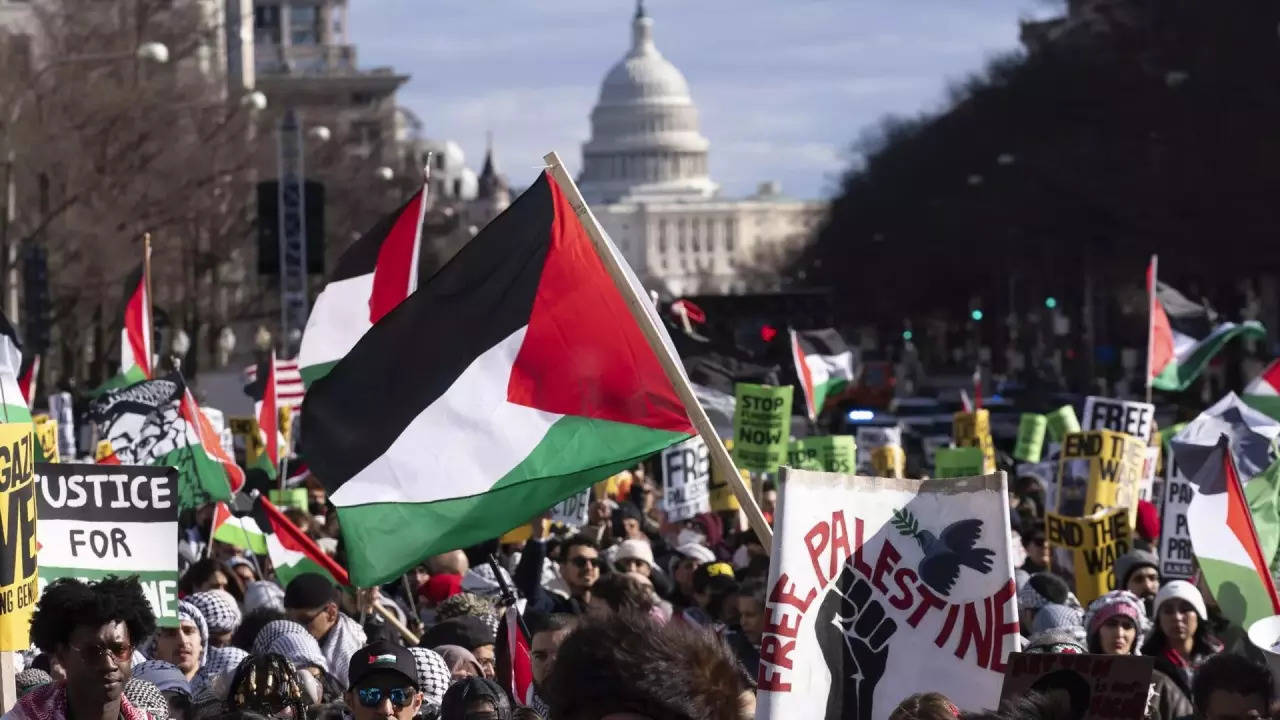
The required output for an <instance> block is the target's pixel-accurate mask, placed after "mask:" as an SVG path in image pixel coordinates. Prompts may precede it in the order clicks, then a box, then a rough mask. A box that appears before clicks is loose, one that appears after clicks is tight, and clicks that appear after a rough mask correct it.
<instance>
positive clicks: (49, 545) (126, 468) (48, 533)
mask: <svg viewBox="0 0 1280 720" xmlns="http://www.w3.org/2000/svg"><path fill="white" fill-rule="evenodd" d="M36 484H37V485H39V487H40V491H39V492H38V493H37V495H38V501H39V507H40V569H41V573H40V587H41V589H43V588H44V586H45V585H47V584H48V583H49V581H51V580H55V579H57V578H61V577H73V578H79V579H81V580H101V579H102V578H104V577H106V576H107V575H137V576H138V580H139V581H140V582H141V583H142V592H143V594H144V595H146V597H147V600H148V601H149V602H150V603H151V609H152V611H153V612H155V614H156V624H157V625H160V626H161V627H177V626H178V471H177V470H176V469H174V468H167V467H157V466H154V465H114V466H106V465H67V464H61V465H47V464H43V463H41V464H37V465H36Z"/></svg>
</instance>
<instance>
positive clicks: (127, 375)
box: [89, 365, 147, 397]
mask: <svg viewBox="0 0 1280 720" xmlns="http://www.w3.org/2000/svg"><path fill="white" fill-rule="evenodd" d="M146 379H147V376H146V375H144V374H143V372H142V368H140V367H138V366H137V365H131V366H129V368H128V369H126V370H125V371H124V372H122V373H117V374H116V375H113V376H112V377H109V378H107V381H106V382H104V383H102V384H101V385H99V386H98V387H96V388H94V389H92V390H90V391H89V396H90V397H98V396H99V395H101V394H102V393H104V392H107V391H108V390H118V389H120V388H124V387H129V386H130V385H133V384H135V383H140V382H142V381H143V380H146Z"/></svg>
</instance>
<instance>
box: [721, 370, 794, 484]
mask: <svg viewBox="0 0 1280 720" xmlns="http://www.w3.org/2000/svg"><path fill="white" fill-rule="evenodd" d="M791 391H792V388H791V386H790V385H787V386H785V387H774V386H772V385H755V384H753V383H738V384H736V385H734V397H735V398H737V411H736V412H734V414H733V459H734V460H735V461H737V464H738V467H740V468H746V469H747V470H750V471H752V472H768V473H771V472H775V471H776V470H777V469H778V468H779V467H781V465H782V464H783V463H785V462H786V461H787V445H788V444H790V442H791Z"/></svg>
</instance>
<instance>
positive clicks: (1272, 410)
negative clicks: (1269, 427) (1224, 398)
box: [1242, 360, 1280, 420]
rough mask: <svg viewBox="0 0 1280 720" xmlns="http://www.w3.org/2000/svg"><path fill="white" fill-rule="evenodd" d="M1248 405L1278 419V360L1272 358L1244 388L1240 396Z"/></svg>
mask: <svg viewBox="0 0 1280 720" xmlns="http://www.w3.org/2000/svg"><path fill="white" fill-rule="evenodd" d="M1242 399H1243V400H1244V401H1245V404H1247V405H1248V406H1249V407H1251V408H1253V409H1254V410H1257V411H1258V412H1260V413H1262V414H1264V415H1266V416H1268V417H1271V418H1274V419H1276V420H1280V360H1274V361H1272V363H1271V364H1270V365H1268V366H1267V369H1266V370H1263V371H1262V374H1261V375H1259V376H1258V377H1256V378H1254V379H1253V382H1251V383H1249V385H1248V386H1247V387H1245V389H1244V397H1243V398H1242Z"/></svg>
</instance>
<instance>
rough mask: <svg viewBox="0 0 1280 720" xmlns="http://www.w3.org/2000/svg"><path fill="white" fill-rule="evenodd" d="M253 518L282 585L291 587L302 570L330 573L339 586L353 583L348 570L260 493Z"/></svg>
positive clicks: (254, 502) (256, 500) (330, 576)
mask: <svg viewBox="0 0 1280 720" xmlns="http://www.w3.org/2000/svg"><path fill="white" fill-rule="evenodd" d="M253 520H254V523H256V524H257V526H258V529H259V530H261V532H262V537H263V544H264V545H266V548H267V556H268V557H270V558H271V565H272V566H273V567H274V568H275V570H276V579H277V580H278V581H279V582H280V587H288V586H289V581H290V580H292V579H294V578H295V577H297V576H299V575H301V574H303V573H320V574H321V575H327V576H328V577H329V579H330V580H332V581H333V582H334V583H335V584H337V585H350V584H351V580H350V578H348V577H347V571H346V570H343V569H342V566H341V565H339V564H338V563H336V562H334V561H333V558H331V557H329V556H328V555H325V554H324V551H323V550H321V549H320V546H318V545H316V542H315V541H314V540H312V539H311V538H309V537H307V534H306V533H304V532H302V531H301V530H299V529H298V526H297V525H294V524H293V523H291V522H289V518H287V517H285V516H284V513H282V512H280V510H279V508H277V507H276V506H275V505H272V504H271V501H270V500H267V497H266V496H265V495H259V496H258V497H257V499H255V500H254V501H253ZM362 587H365V586H362Z"/></svg>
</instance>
